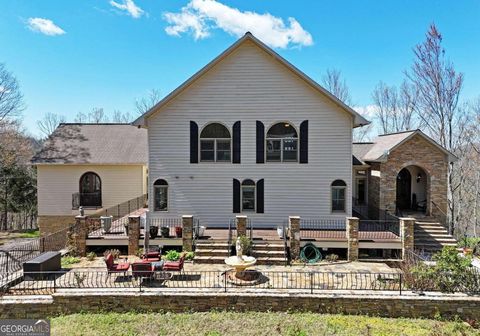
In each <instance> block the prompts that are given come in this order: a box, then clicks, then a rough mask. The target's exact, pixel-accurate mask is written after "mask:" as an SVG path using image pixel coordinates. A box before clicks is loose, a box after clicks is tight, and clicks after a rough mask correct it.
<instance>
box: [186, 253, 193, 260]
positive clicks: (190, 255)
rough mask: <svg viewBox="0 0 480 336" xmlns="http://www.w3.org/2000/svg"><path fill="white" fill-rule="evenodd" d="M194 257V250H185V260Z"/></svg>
mask: <svg viewBox="0 0 480 336" xmlns="http://www.w3.org/2000/svg"><path fill="white" fill-rule="evenodd" d="M193 258H195V252H187V253H186V254H185V260H193Z"/></svg>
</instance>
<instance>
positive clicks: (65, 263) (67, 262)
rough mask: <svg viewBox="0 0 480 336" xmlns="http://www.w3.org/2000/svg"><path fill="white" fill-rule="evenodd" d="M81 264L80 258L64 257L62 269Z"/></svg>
mask: <svg viewBox="0 0 480 336" xmlns="http://www.w3.org/2000/svg"><path fill="white" fill-rule="evenodd" d="M79 262H80V258H77V257H74V256H64V257H62V267H63V268H68V267H70V266H72V265H73V264H77V263H79Z"/></svg>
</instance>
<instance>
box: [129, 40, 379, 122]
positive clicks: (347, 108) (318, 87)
mask: <svg viewBox="0 0 480 336" xmlns="http://www.w3.org/2000/svg"><path fill="white" fill-rule="evenodd" d="M245 41H251V42H253V43H254V44H255V45H256V46H257V47H259V48H260V49H262V50H263V51H265V52H266V53H267V54H269V55H271V56H272V57H273V58H275V59H276V60H277V61H278V62H280V63H281V64H283V65H284V66H285V67H287V68H288V69H289V70H290V71H292V72H293V73H294V74H295V75H297V76H299V77H300V78H301V79H303V80H304V81H305V82H306V83H307V84H309V85H310V86H312V87H313V88H314V89H316V90H317V91H319V92H320V93H321V94H323V95H325V96H326V97H327V98H328V99H329V100H330V101H331V102H332V103H334V104H335V105H337V106H338V107H340V108H341V109H343V110H345V111H346V112H347V113H349V114H351V115H352V116H353V117H354V127H358V126H364V125H368V124H370V122H369V121H368V120H367V119H365V118H364V117H363V116H362V115H360V114H359V113H358V112H356V111H355V110H354V109H352V108H351V107H350V106H348V105H346V104H345V103H344V102H342V101H341V100H340V99H338V98H337V97H335V96H334V95H333V94H332V93H331V92H329V91H328V90H327V89H325V88H324V87H322V86H321V85H320V84H318V83H317V82H315V81H314V80H313V79H311V78H310V77H308V76H307V75H306V74H305V73H303V72H302V71H300V70H299V69H298V68H296V67H295V66H294V65H292V64H291V63H290V62H288V61H287V60H286V59H284V58H283V57H282V56H280V55H279V54H277V53H276V52H275V51H273V49H271V48H270V47H268V46H267V45H265V44H264V43H263V42H262V41H260V40H259V39H257V38H256V37H255V36H253V35H252V33H250V32H247V33H245V35H244V36H243V37H241V38H240V39H238V40H237V41H236V42H235V43H234V44H232V45H231V46H230V47H229V48H227V49H226V50H225V51H224V52H223V53H221V54H220V55H219V56H217V57H216V58H214V59H213V60H212V61H211V62H210V63H208V64H207V65H206V66H204V67H203V68H202V69H200V70H199V71H198V72H197V73H195V74H194V75H193V76H192V77H190V78H189V79H187V80H186V81H185V82H183V83H182V84H181V85H180V86H179V87H177V88H176V89H175V90H173V91H172V92H171V93H169V94H168V95H167V96H166V97H165V98H163V99H162V100H161V101H160V102H158V103H157V104H156V105H155V106H153V107H152V108H151V109H150V110H148V111H147V112H145V113H144V114H143V115H142V116H140V117H139V118H138V119H136V120H135V121H134V122H133V124H134V125H137V126H147V125H146V122H145V120H146V118H148V117H150V116H151V115H152V114H154V113H156V112H157V111H158V110H160V109H161V108H162V107H163V106H164V105H166V104H167V103H168V102H170V101H171V100H172V99H174V98H175V97H176V96H177V95H179V94H180V93H181V92H183V91H184V90H185V89H186V88H187V87H189V86H190V85H191V84H192V83H193V82H195V81H196V80H197V79H198V78H200V77H201V76H202V75H204V74H205V73H206V72H208V71H209V70H210V69H211V68H212V67H214V66H215V65H216V64H218V63H219V62H220V61H221V60H222V59H224V58H225V57H226V56H228V55H230V54H231V53H232V52H233V51H234V50H236V49H237V48H238V47H239V46H240V45H242V44H243V43H244V42H245Z"/></svg>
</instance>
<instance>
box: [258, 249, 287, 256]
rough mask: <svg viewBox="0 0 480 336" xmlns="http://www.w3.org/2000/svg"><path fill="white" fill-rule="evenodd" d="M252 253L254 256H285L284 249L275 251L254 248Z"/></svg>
mask: <svg viewBox="0 0 480 336" xmlns="http://www.w3.org/2000/svg"><path fill="white" fill-rule="evenodd" d="M252 255H253V256H254V257H279V258H283V257H284V256H285V252H284V251H275V250H255V249H254V250H252Z"/></svg>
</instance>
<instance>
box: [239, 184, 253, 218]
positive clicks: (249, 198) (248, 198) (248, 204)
mask: <svg viewBox="0 0 480 336" xmlns="http://www.w3.org/2000/svg"><path fill="white" fill-rule="evenodd" d="M241 190H242V192H241V195H242V201H241V202H242V212H243V211H255V182H254V181H252V180H244V181H243V182H242V188H241Z"/></svg>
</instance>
